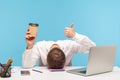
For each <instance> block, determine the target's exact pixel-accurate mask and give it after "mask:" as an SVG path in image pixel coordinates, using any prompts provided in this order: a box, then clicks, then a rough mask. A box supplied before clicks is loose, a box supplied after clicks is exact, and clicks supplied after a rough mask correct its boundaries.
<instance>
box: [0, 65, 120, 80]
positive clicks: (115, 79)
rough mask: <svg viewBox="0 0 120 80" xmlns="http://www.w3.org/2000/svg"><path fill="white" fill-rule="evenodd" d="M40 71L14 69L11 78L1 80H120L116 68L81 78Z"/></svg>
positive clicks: (119, 70) (41, 68)
mask: <svg viewBox="0 0 120 80" xmlns="http://www.w3.org/2000/svg"><path fill="white" fill-rule="evenodd" d="M35 68H38V69H40V70H41V71H42V72H43V73H39V72H35V71H32V69H23V68H22V67H17V66H15V67H12V70H11V72H12V73H11V77H9V78H0V80H120V68H118V67H114V69H113V71H112V72H108V73H103V74H98V75H93V76H88V77H84V76H80V75H75V74H71V73H67V72H66V71H60V72H50V71H49V70H48V69H47V68H46V67H35ZM74 68H80V67H65V70H69V69H74ZM21 70H29V71H30V75H27V76H21V74H20V71H21Z"/></svg>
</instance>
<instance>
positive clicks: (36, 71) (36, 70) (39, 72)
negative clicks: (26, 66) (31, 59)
mask: <svg viewBox="0 0 120 80" xmlns="http://www.w3.org/2000/svg"><path fill="white" fill-rule="evenodd" d="M32 71H35V72H39V73H43V72H42V71H39V70H35V69H32Z"/></svg>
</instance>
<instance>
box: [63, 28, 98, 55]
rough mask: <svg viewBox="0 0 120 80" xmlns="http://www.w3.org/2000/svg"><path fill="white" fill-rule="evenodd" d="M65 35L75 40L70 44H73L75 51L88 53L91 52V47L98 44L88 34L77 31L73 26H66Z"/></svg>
mask: <svg viewBox="0 0 120 80" xmlns="http://www.w3.org/2000/svg"><path fill="white" fill-rule="evenodd" d="M65 35H66V37H68V38H72V39H73V40H74V41H75V42H74V41H73V42H71V43H69V44H68V46H69V47H70V46H72V51H73V52H80V53H86V52H89V50H90V48H91V47H93V46H96V44H95V43H94V42H93V41H92V40H90V39H89V38H88V37H87V36H85V35H82V34H78V33H76V32H75V31H74V27H73V26H72V27H70V28H65Z"/></svg>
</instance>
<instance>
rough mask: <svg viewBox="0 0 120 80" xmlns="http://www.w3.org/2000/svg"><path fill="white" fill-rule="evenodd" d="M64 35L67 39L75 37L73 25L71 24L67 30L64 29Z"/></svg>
mask: <svg viewBox="0 0 120 80" xmlns="http://www.w3.org/2000/svg"><path fill="white" fill-rule="evenodd" d="M64 33H65V35H66V37H68V38H73V37H74V36H75V31H74V25H73V24H72V25H71V26H70V27H69V28H68V27H67V28H65V32H64Z"/></svg>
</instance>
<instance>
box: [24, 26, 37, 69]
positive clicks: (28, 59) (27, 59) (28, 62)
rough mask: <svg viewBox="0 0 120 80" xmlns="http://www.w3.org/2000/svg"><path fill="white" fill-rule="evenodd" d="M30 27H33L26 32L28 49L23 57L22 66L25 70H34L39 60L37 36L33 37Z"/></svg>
mask: <svg viewBox="0 0 120 80" xmlns="http://www.w3.org/2000/svg"><path fill="white" fill-rule="evenodd" d="M30 27H31V26H29V28H28V30H27V32H26V36H25V40H26V43H27V47H26V50H25V51H24V53H23V56H22V57H23V59H22V65H23V67H24V68H32V67H33V66H34V65H35V63H36V60H37V59H38V56H37V54H38V51H37V45H35V46H34V42H35V39H36V36H37V34H36V35H35V36H32V35H31V30H30Z"/></svg>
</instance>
